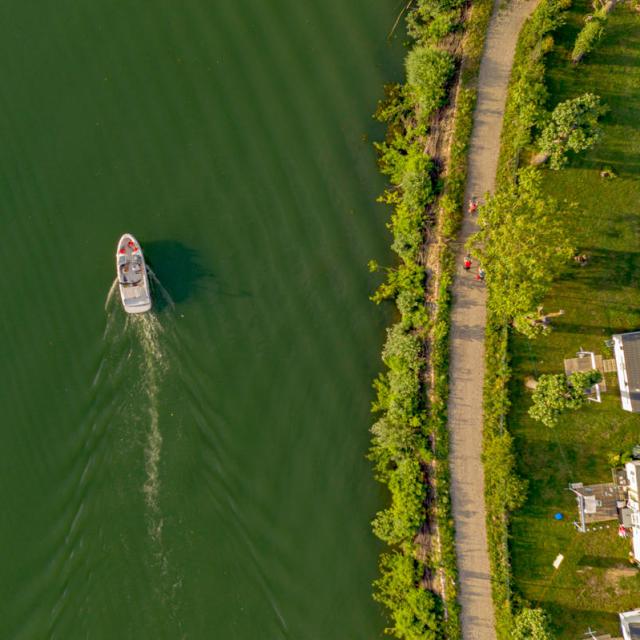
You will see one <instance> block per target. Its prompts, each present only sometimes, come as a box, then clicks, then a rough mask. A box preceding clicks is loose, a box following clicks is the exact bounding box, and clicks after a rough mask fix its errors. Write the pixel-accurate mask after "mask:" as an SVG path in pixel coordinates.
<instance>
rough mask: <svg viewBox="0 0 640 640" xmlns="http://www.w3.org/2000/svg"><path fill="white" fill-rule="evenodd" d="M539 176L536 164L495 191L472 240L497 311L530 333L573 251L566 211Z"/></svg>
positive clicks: (537, 327) (536, 328)
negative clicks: (546, 191) (546, 193)
mask: <svg viewBox="0 0 640 640" xmlns="http://www.w3.org/2000/svg"><path fill="white" fill-rule="evenodd" d="M540 179H541V178H540V172H539V171H538V170H537V169H535V168H532V167H529V168H527V169H523V170H521V171H520V172H519V174H518V182H517V184H513V185H509V186H508V187H506V188H504V189H502V190H501V191H499V192H498V193H496V194H495V195H493V196H491V197H490V198H489V199H488V201H487V203H486V204H485V205H484V206H483V207H482V208H481V210H480V214H479V217H478V223H479V225H480V231H478V232H477V233H476V234H474V235H473V236H472V237H471V239H470V241H469V244H468V247H469V248H470V250H471V251H473V252H474V253H475V255H477V256H478V257H479V258H480V262H481V264H482V266H483V268H484V269H485V271H486V280H487V284H488V286H489V287H490V290H491V298H490V301H489V304H490V305H491V307H492V309H493V311H494V312H495V313H496V314H497V316H498V317H499V318H501V319H502V320H504V321H505V322H510V323H512V324H513V326H514V327H515V328H516V329H517V330H518V331H520V332H521V333H523V334H525V335H527V336H530V337H532V336H534V335H536V334H537V333H539V332H540V331H541V330H542V329H543V327H541V326H540V323H536V322H534V321H533V320H532V318H537V317H538V314H537V313H536V310H537V308H538V305H540V304H541V302H542V299H543V298H544V296H545V295H546V294H547V292H548V290H549V287H550V286H551V283H552V282H553V280H554V279H555V278H556V277H557V276H558V275H559V273H560V271H561V270H562V268H563V266H564V264H565V263H566V262H567V261H568V260H569V259H570V258H571V256H572V255H573V249H572V246H571V243H570V241H569V238H568V235H567V231H566V228H565V227H566V225H564V224H563V211H562V210H561V209H560V207H559V206H558V203H557V202H556V201H555V200H554V199H553V198H549V197H545V196H544V195H543V194H542V191H541V188H540Z"/></svg>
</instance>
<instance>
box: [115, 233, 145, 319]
mask: <svg viewBox="0 0 640 640" xmlns="http://www.w3.org/2000/svg"><path fill="white" fill-rule="evenodd" d="M116 271H117V274H118V284H119V286H120V297H121V298H122V306H123V307H124V310H125V311H126V312H127V313H144V312H145V311H149V309H151V291H150V289H149V276H148V275H147V266H146V264H145V262H144V256H143V255H142V248H141V247H140V243H139V242H138V241H137V240H136V239H135V238H134V237H133V236H132V235H131V234H130V233H125V234H124V235H123V236H122V238H120V240H119V241H118V248H117V249H116Z"/></svg>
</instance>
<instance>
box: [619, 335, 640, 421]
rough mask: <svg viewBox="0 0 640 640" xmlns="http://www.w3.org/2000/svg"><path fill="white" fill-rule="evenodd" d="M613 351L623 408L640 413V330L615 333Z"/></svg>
mask: <svg viewBox="0 0 640 640" xmlns="http://www.w3.org/2000/svg"><path fill="white" fill-rule="evenodd" d="M613 351H614V355H615V359H616V369H617V371H618V384H619V385H620V399H621V400H622V408H623V409H624V410H625V411H632V412H634V413H640V331H633V332H632V333H619V334H616V335H614V336H613Z"/></svg>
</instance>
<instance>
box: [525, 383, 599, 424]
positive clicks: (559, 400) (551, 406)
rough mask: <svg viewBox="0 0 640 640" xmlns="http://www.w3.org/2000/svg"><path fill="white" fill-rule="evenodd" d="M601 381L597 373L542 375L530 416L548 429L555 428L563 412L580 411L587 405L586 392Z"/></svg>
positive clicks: (535, 391) (534, 393) (534, 394)
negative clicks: (569, 410)
mask: <svg viewBox="0 0 640 640" xmlns="http://www.w3.org/2000/svg"><path fill="white" fill-rule="evenodd" d="M601 379H602V376H601V375H600V373H598V372H597V371H587V372H582V371H576V372H575V373H572V374H571V375H569V376H567V375H565V374H564V373H559V374H553V375H542V376H540V378H539V379H538V385H537V386H536V388H535V390H534V392H533V405H532V406H531V407H530V408H529V415H530V416H531V417H532V418H533V419H534V420H538V421H539V422H542V423H543V424H545V425H547V427H554V426H555V425H556V424H557V423H558V419H559V418H560V415H561V414H562V412H563V411H566V410H567V409H579V408H580V407H581V406H582V405H583V404H584V403H585V401H586V396H585V392H586V391H587V389H589V387H591V386H592V385H593V384H595V383H596V382H599V381H600V380H601Z"/></svg>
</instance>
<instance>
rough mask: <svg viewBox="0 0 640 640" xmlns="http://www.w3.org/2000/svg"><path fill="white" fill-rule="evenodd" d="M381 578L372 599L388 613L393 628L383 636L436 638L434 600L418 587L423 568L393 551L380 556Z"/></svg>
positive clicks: (413, 639) (419, 639) (406, 639)
mask: <svg viewBox="0 0 640 640" xmlns="http://www.w3.org/2000/svg"><path fill="white" fill-rule="evenodd" d="M380 574H381V575H380V578H378V580H376V581H375V582H374V583H373V585H374V587H375V593H374V596H373V597H374V599H375V600H376V601H378V602H380V603H382V604H384V605H385V606H386V607H388V608H389V609H390V611H391V618H392V621H393V624H394V626H393V627H392V628H388V629H385V632H386V633H388V634H392V635H395V637H396V638H400V639H401V640H436V639H437V638H439V637H440V634H439V633H438V629H439V621H440V620H439V615H438V614H439V612H438V608H437V606H436V599H435V597H434V595H433V594H432V593H431V592H430V591H427V590H426V589H424V588H422V587H421V586H420V580H421V578H422V577H423V574H424V567H423V566H421V565H420V564H419V563H418V562H417V561H416V560H415V559H414V558H412V557H411V556H406V555H403V554H401V553H398V552H395V551H394V552H393V553H385V554H383V555H382V556H381V558H380Z"/></svg>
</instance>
